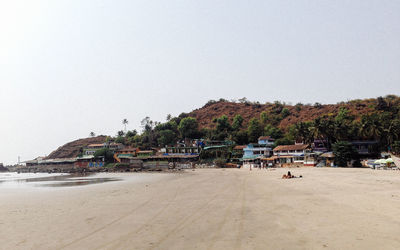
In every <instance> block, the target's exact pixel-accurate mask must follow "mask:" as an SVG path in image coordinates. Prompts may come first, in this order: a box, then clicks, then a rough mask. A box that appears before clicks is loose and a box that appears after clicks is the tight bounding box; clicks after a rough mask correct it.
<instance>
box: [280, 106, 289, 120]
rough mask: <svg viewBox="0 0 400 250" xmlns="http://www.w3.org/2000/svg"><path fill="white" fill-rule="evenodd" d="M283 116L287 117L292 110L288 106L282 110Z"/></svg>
mask: <svg viewBox="0 0 400 250" xmlns="http://www.w3.org/2000/svg"><path fill="white" fill-rule="evenodd" d="M281 115H282V118H286V117H288V116H289V115H290V111H289V109H287V108H283V109H282V112H281Z"/></svg>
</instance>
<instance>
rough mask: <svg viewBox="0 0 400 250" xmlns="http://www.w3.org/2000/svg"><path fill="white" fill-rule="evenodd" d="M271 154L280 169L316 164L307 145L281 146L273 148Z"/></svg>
mask: <svg viewBox="0 0 400 250" xmlns="http://www.w3.org/2000/svg"><path fill="white" fill-rule="evenodd" d="M273 152H274V155H275V156H276V157H277V164H278V165H279V166H280V167H295V166H298V167H300V166H315V163H316V161H315V160H314V159H315V155H314V154H312V150H311V147H310V145H308V144H295V145H281V146H277V147H276V148H274V150H273Z"/></svg>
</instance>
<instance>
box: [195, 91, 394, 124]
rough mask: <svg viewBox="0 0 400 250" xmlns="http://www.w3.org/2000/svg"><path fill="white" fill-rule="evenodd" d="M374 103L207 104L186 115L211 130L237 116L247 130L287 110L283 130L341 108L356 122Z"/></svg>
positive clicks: (389, 102)
mask: <svg viewBox="0 0 400 250" xmlns="http://www.w3.org/2000/svg"><path fill="white" fill-rule="evenodd" d="M384 101H385V103H387V105H395V106H399V105H400V98H399V97H397V96H388V97H385V98H384ZM379 104H380V103H379V100H378V99H365V100H353V101H348V102H342V103H338V104H327V105H323V104H319V103H315V104H308V105H305V104H296V105H287V104H284V103H278V102H276V103H266V104H260V103H254V102H248V101H246V102H239V103H238V102H228V101H224V100H222V101H210V102H208V103H207V104H206V105H205V106H204V107H202V108H200V109H196V110H193V111H192V112H190V113H189V114H188V115H189V116H192V117H195V118H196V119H197V121H198V122H199V125H200V127H201V128H213V127H214V126H215V124H214V123H213V119H214V118H216V117H220V116H221V115H226V116H228V117H229V119H230V120H231V121H232V119H233V117H234V116H235V115H237V114H240V115H241V116H242V117H243V118H244V125H245V126H247V123H248V122H249V120H250V119H251V118H253V117H255V118H257V119H259V118H260V114H261V113H262V112H263V111H265V112H266V113H267V115H268V116H269V117H273V116H278V115H280V113H281V111H282V110H283V109H287V110H288V111H289V112H287V116H286V117H285V118H283V119H281V120H280V121H279V125H278V126H279V127H280V128H282V129H286V128H287V127H288V126H290V125H292V124H295V123H297V122H300V121H303V122H305V121H312V120H314V119H315V118H317V117H319V116H322V115H334V116H335V115H336V114H337V113H338V112H339V110H340V108H341V107H345V108H347V109H348V110H350V113H351V114H353V115H354V116H355V117H356V119H359V118H360V117H361V115H362V114H367V113H370V112H372V111H374V110H376V107H377V106H378V105H379Z"/></svg>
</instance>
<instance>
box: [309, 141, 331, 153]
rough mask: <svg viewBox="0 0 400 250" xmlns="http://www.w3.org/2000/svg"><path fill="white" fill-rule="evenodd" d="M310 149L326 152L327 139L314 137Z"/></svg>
mask: <svg viewBox="0 0 400 250" xmlns="http://www.w3.org/2000/svg"><path fill="white" fill-rule="evenodd" d="M311 146H312V149H313V151H314V152H316V153H325V152H328V141H327V140H324V139H315V140H314V142H313V143H312V145H311Z"/></svg>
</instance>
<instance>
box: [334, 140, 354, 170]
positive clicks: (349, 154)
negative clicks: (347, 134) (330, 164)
mask: <svg viewBox="0 0 400 250" xmlns="http://www.w3.org/2000/svg"><path fill="white" fill-rule="evenodd" d="M333 154H334V156H335V163H336V165H338V166H339V167H347V164H348V162H350V161H351V160H357V159H358V160H359V158H358V154H357V151H356V150H355V148H354V147H353V145H352V144H351V143H349V142H345V141H339V142H337V143H335V144H333Z"/></svg>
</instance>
